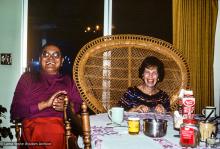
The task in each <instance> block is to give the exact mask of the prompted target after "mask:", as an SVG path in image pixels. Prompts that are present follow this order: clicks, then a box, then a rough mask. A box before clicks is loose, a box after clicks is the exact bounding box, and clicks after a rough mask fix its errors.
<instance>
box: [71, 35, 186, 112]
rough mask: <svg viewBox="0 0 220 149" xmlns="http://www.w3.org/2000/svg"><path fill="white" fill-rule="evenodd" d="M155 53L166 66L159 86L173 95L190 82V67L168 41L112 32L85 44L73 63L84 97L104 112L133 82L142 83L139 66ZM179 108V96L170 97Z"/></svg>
mask: <svg viewBox="0 0 220 149" xmlns="http://www.w3.org/2000/svg"><path fill="white" fill-rule="evenodd" d="M149 55H154V56H156V57H157V58H159V59H160V60H162V61H163V63H164V66H165V76H164V80H163V81H162V82H160V83H158V87H159V88H160V89H162V90H164V91H166V92H167V93H168V95H169V96H170V97H174V96H175V95H177V94H178V93H179V90H180V89H181V88H186V87H187V86H188V85H189V79H190V74H189V68H188V65H187V63H186V61H185V59H184V58H183V56H182V55H181V54H180V53H178V51H177V50H176V49H175V48H174V47H173V46H172V45H171V44H169V43H167V42H165V41H163V40H160V39H156V38H152V37H149V36H141V35H111V36H104V37H100V38H97V39H95V40H93V41H91V42H89V43H87V44H86V45H85V46H83V47H82V48H81V49H80V51H79V53H78V55H77V57H76V59H75V61H74V65H73V77H74V79H75V81H76V85H77V87H78V89H79V91H80V94H81V97H82V98H83V100H84V101H85V102H86V103H87V105H88V106H89V107H90V108H91V109H92V110H93V111H94V112H95V113H102V112H106V110H107V109H108V108H110V107H112V106H115V105H117V103H118V101H119V100H120V98H121V97H122V95H123V94H124V92H125V91H126V90H127V88H128V87H130V86H135V85H138V84H140V83H141V81H142V80H141V79H140V78H138V68H139V66H140V64H141V62H142V60H143V59H144V58H145V57H147V56H149ZM171 105H172V106H171V108H172V110H174V109H175V108H176V98H171Z"/></svg>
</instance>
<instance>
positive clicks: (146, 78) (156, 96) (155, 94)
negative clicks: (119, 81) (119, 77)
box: [120, 56, 170, 113]
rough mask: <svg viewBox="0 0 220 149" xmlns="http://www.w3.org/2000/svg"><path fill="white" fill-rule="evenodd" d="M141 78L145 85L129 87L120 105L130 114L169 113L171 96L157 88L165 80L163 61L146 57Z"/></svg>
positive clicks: (140, 70)
mask: <svg viewBox="0 0 220 149" xmlns="http://www.w3.org/2000/svg"><path fill="white" fill-rule="evenodd" d="M139 78H141V79H142V80H143V83H141V84H140V85H138V86H134V87H129V88H128V90H127V91H126V92H125V94H124V95H123V97H122V98H121V100H120V105H121V106H122V107H124V108H125V110H126V111H128V112H158V113H164V112H169V111H170V99H169V96H168V95H167V93H166V92H164V91H162V90H160V89H158V88H157V87H156V85H157V83H158V82H161V81H163V78H164V65H163V63H162V61H160V60H159V59H158V58H156V57H154V56H148V57H146V58H145V59H144V60H143V62H142V64H141V66H140V68H139Z"/></svg>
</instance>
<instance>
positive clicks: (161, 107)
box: [155, 104, 166, 113]
mask: <svg viewBox="0 0 220 149" xmlns="http://www.w3.org/2000/svg"><path fill="white" fill-rule="evenodd" d="M155 112H157V113H165V112H166V109H165V108H164V107H163V105H162V104H158V105H157V106H156V107H155Z"/></svg>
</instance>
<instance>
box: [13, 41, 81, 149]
mask: <svg viewBox="0 0 220 149" xmlns="http://www.w3.org/2000/svg"><path fill="white" fill-rule="evenodd" d="M63 61H64V58H63V56H62V51H61V48H60V47H59V46H58V45H56V44H46V45H45V46H43V47H42V51H41V54H40V56H39V62H40V66H41V69H40V71H39V72H35V71H34V72H26V73H24V74H23V75H22V76H21V78H20V79H19V81H18V84H17V87H16V89H15V92H14V97H13V101H12V104H11V111H10V112H11V119H12V120H15V119H16V120H20V121H21V122H22V139H24V141H25V142H27V143H36V142H46V143H48V144H47V145H46V146H37V148H59V149H61V148H65V142H64V141H65V135H64V126H63V103H64V98H65V97H66V96H67V97H68V99H69V102H70V103H71V105H72V106H73V109H74V111H75V113H78V112H79V110H80V106H81V104H82V100H81V98H80V95H79V92H78V90H77V88H76V85H75V83H74V81H73V79H72V78H71V77H70V76H69V75H65V74H61V73H60V70H61V67H62V63H63ZM27 145H28V144H27ZM35 147H36V146H28V148H35Z"/></svg>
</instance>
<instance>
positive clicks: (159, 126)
mask: <svg viewBox="0 0 220 149" xmlns="http://www.w3.org/2000/svg"><path fill="white" fill-rule="evenodd" d="M143 124H144V126H143V131H144V134H145V135H147V136H149V137H163V136H165V135H166V132H167V120H162V119H144V120H143Z"/></svg>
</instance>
